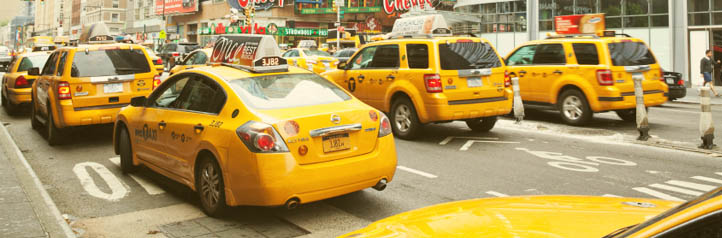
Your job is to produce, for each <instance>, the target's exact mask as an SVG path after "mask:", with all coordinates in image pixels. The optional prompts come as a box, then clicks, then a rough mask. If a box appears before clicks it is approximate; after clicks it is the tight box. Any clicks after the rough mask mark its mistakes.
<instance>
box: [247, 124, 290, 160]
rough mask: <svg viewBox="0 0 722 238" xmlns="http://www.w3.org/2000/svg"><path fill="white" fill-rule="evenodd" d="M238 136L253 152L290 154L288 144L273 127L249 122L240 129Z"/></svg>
mask: <svg viewBox="0 0 722 238" xmlns="http://www.w3.org/2000/svg"><path fill="white" fill-rule="evenodd" d="M236 134H237V135H238V138H241V141H242V142H243V144H244V145H246V147H247V148H248V150H250V151H251V152H254V153H278V152H288V147H287V146H286V143H285V142H283V139H282V138H281V136H280V135H279V134H278V132H276V130H275V129H274V128H273V127H272V126H271V125H268V124H265V123H260V122H255V121H249V122H246V123H245V124H243V125H241V126H240V127H238V129H236Z"/></svg>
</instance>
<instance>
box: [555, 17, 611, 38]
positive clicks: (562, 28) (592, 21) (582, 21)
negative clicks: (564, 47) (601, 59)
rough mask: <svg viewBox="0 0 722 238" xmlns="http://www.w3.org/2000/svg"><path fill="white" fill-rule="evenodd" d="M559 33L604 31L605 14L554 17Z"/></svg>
mask: <svg viewBox="0 0 722 238" xmlns="http://www.w3.org/2000/svg"><path fill="white" fill-rule="evenodd" d="M554 29H555V30H556V32H557V34H596V33H597V32H601V31H604V29H606V28H605V25H604V14H585V15H568V16H556V17H554Z"/></svg>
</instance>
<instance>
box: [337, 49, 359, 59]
mask: <svg viewBox="0 0 722 238" xmlns="http://www.w3.org/2000/svg"><path fill="white" fill-rule="evenodd" d="M355 52H356V50H342V51H339V52H336V54H334V55H333V57H351V56H352V55H353V53H355Z"/></svg>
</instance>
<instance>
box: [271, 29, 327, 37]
mask: <svg viewBox="0 0 722 238" xmlns="http://www.w3.org/2000/svg"><path fill="white" fill-rule="evenodd" d="M278 35H279V36H318V37H326V36H328V29H312V28H287V27H279V28H278Z"/></svg>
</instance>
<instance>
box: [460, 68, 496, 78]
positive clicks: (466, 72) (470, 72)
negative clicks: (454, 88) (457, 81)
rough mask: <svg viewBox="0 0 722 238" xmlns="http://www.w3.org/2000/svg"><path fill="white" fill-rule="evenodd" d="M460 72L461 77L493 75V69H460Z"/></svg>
mask: <svg viewBox="0 0 722 238" xmlns="http://www.w3.org/2000/svg"><path fill="white" fill-rule="evenodd" d="M457 71H458V72H459V77H469V76H471V77H473V76H489V75H491V69H490V68H486V69H460V70H457Z"/></svg>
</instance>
